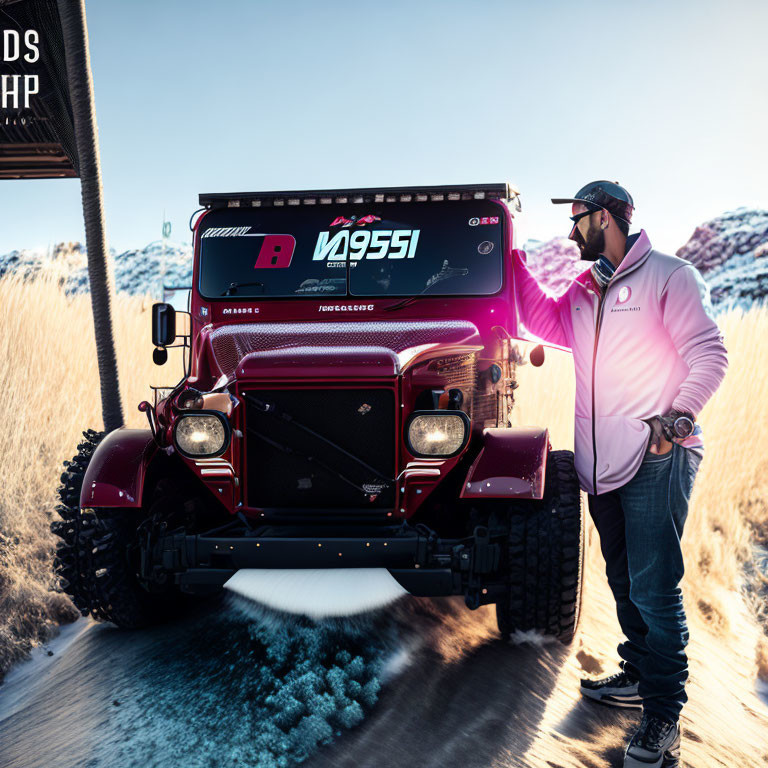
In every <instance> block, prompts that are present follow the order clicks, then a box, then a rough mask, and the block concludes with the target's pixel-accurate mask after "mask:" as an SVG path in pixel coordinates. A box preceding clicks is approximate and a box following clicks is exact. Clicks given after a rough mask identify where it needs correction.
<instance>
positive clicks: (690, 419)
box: [659, 409, 696, 440]
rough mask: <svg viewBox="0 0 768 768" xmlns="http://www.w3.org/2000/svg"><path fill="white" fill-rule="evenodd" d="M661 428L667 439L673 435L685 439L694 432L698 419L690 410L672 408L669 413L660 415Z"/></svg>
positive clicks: (670, 438)
mask: <svg viewBox="0 0 768 768" xmlns="http://www.w3.org/2000/svg"><path fill="white" fill-rule="evenodd" d="M659 419H660V421H661V429H662V431H663V432H664V437H666V438H667V440H672V438H673V437H677V438H680V439H684V438H686V437H690V436H691V435H692V434H693V430H694V428H695V427H696V419H695V418H694V416H693V414H692V413H691V412H690V411H677V410H675V409H672V410H671V411H670V412H669V413H667V414H666V415H664V416H660V417H659Z"/></svg>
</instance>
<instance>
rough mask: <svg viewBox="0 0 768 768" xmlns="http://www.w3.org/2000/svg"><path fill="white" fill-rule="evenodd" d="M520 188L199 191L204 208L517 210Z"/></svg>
mask: <svg viewBox="0 0 768 768" xmlns="http://www.w3.org/2000/svg"><path fill="white" fill-rule="evenodd" d="M519 195H520V191H519V190H518V189H517V188H516V187H515V186H514V185H512V184H510V183H509V182H503V183H500V184H449V185H443V186H436V187H381V188H367V189H321V190H318V189H315V190H304V191H301V190H297V191H285V192H232V193H213V194H201V195H200V205H202V206H205V207H207V208H240V207H241V206H243V207H254V208H259V207H269V206H285V205H286V204H287V205H290V206H298V205H332V204H333V203H338V204H346V203H348V202H351V203H353V204H356V205H366V204H370V203H397V202H400V203H410V202H417V203H423V202H426V201H428V200H429V201H433V202H437V201H442V200H484V199H486V198H493V199H496V200H504V201H508V202H509V201H511V202H512V203H514V205H515V208H516V210H518V211H519V210H520V200H519Z"/></svg>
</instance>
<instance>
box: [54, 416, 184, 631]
mask: <svg viewBox="0 0 768 768" xmlns="http://www.w3.org/2000/svg"><path fill="white" fill-rule="evenodd" d="M105 434H106V433H105V432H95V431H94V430H88V431H87V432H83V435H84V437H85V440H83V441H82V442H81V443H80V445H79V446H78V452H77V455H76V456H75V457H74V458H73V459H72V461H69V462H65V463H64V465H65V469H64V472H63V473H62V475H61V482H62V484H61V486H60V487H59V498H60V500H61V503H60V504H59V505H58V506H57V507H56V509H57V511H58V513H59V514H60V515H61V518H62V519H61V520H57V521H55V522H53V523H51V530H52V531H53V533H55V534H56V535H57V536H59V537H60V539H61V541H59V542H58V544H57V547H56V559H55V560H54V565H55V568H56V571H57V573H58V576H59V585H60V588H61V589H62V590H63V591H64V592H66V593H67V594H68V595H69V596H70V597H71V598H72V602H73V603H74V604H75V606H76V607H77V608H78V609H79V610H80V612H81V613H82V614H83V616H88V615H89V614H90V615H91V616H93V618H95V619H98V620H102V621H110V622H112V623H113V624H115V625H117V626H118V627H122V628H125V629H136V628H139V627H145V626H149V625H151V624H155V623H159V622H160V621H162V620H163V619H166V618H168V617H169V616H171V615H174V614H175V613H176V612H177V609H178V608H180V607H181V606H182V604H183V603H184V602H185V600H183V599H182V597H185V596H182V595H180V594H179V593H178V591H177V590H176V589H175V588H174V587H173V585H166V586H165V587H164V589H163V590H162V591H160V592H154V591H152V592H150V591H148V590H147V589H145V588H144V586H143V585H142V584H141V583H140V582H139V579H138V577H137V575H136V573H137V570H138V549H137V547H136V546H134V544H135V543H136V534H137V529H138V526H139V524H140V523H141V522H142V521H143V520H144V519H146V518H147V514H146V513H145V512H143V510H141V509H136V510H126V509H120V508H116V509H106V508H93V509H90V508H81V507H80V490H81V488H82V485H83V478H84V477H85V471H86V469H87V467H88V463H89V462H90V460H91V457H92V456H93V452H94V451H95V449H96V446H97V445H98V444H99V443H100V442H101V440H102V439H103V438H104V436H105ZM158 485H161V484H160V483H159V484H158Z"/></svg>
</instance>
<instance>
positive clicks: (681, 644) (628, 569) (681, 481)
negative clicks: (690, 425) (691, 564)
mask: <svg viewBox="0 0 768 768" xmlns="http://www.w3.org/2000/svg"><path fill="white" fill-rule="evenodd" d="M700 463H701V457H700V456H699V454H697V453H695V452H694V451H693V450H691V449H689V448H684V447H683V446H681V445H678V444H677V443H673V444H672V450H671V451H669V452H668V453H665V454H662V455H657V454H653V453H650V451H648V450H646V453H645V456H644V457H643V462H642V464H641V465H640V468H639V469H638V470H637V472H636V473H635V476H634V477H633V478H632V479H631V480H630V481H629V482H628V483H626V484H625V485H623V486H621V487H620V488H616V489H615V490H613V491H609V492H608V493H602V494H600V495H597V496H595V495H592V494H587V498H588V501H589V511H590V515H591V516H592V520H593V521H594V523H595V527H596V528H597V531H598V534H599V536H600V549H601V551H602V553H603V558H604V559H605V570H606V576H607V577H608V584H609V586H610V588H611V591H612V592H613V596H614V598H615V600H616V612H617V615H618V619H619V625H620V626H621V630H622V632H623V633H624V635H625V636H626V640H625V641H624V642H622V643H620V644H619V646H618V649H617V650H618V653H619V656H620V657H621V658H622V659H623V660H624V663H623V665H622V666H623V667H624V668H625V669H627V670H628V671H629V672H631V673H634V675H635V676H636V677H637V678H638V679H639V680H640V683H639V686H638V693H639V695H640V696H641V697H642V699H643V709H644V711H646V712H648V713H652V714H654V715H656V716H657V717H661V718H664V719H667V720H672V721H676V720H677V719H678V718H679V715H680V710H681V709H682V708H683V705H684V704H685V702H686V701H688V696H687V694H686V692H685V681H686V680H687V679H688V657H687V656H686V653H685V646H686V645H687V644H688V639H689V635H688V625H687V623H686V618H685V611H684V610H683V596H682V590H681V589H680V587H679V586H678V584H679V582H680V580H681V579H682V577H683V573H684V567H683V554H682V551H681V547H680V538H681V536H682V535H683V526H684V525H685V520H686V518H687V516H688V501H689V500H690V497H691V492H692V491H693V483H694V480H695V478H696V473H697V472H698V470H699V465H700Z"/></svg>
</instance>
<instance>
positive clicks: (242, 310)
mask: <svg viewBox="0 0 768 768" xmlns="http://www.w3.org/2000/svg"><path fill="white" fill-rule="evenodd" d="M221 314H222V315H258V314H259V308H258V307H224V309H222V310H221Z"/></svg>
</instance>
